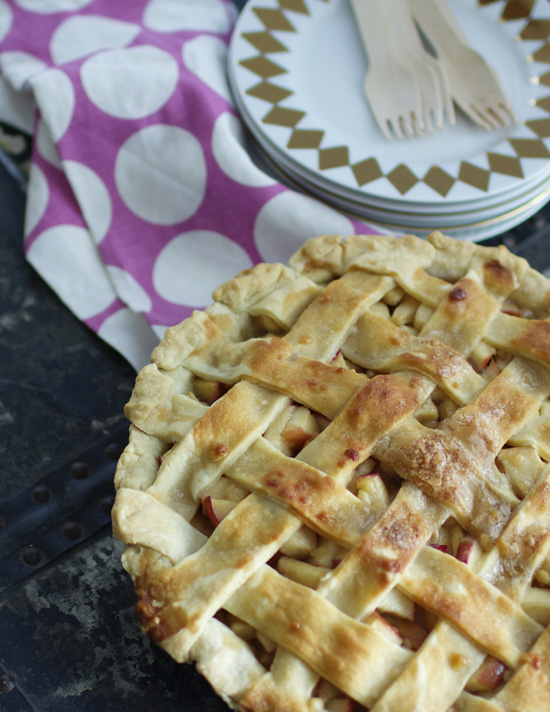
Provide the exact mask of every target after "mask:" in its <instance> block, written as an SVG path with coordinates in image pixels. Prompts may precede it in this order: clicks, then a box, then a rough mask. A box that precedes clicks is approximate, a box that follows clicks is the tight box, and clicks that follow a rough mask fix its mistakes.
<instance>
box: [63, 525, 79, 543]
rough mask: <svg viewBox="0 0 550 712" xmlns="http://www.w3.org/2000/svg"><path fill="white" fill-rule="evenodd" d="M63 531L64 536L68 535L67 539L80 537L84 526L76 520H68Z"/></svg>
mask: <svg viewBox="0 0 550 712" xmlns="http://www.w3.org/2000/svg"><path fill="white" fill-rule="evenodd" d="M62 531H63V536H66V537H67V539H78V537H79V536H80V535H81V534H82V527H81V526H80V524H77V523H76V522H67V523H66V524H64V525H63V529H62Z"/></svg>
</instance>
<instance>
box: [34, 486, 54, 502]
mask: <svg viewBox="0 0 550 712" xmlns="http://www.w3.org/2000/svg"><path fill="white" fill-rule="evenodd" d="M31 497H32V498H33V499H34V501H35V502H40V504H44V502H48V501H49V500H50V499H51V497H52V493H51V490H50V489H49V488H48V487H46V485H37V486H36V487H35V488H34V489H33V490H32V492H31Z"/></svg>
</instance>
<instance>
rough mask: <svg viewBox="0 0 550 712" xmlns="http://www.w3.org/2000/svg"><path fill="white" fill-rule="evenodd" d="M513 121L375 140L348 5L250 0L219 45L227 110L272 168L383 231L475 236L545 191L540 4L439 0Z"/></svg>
mask: <svg viewBox="0 0 550 712" xmlns="http://www.w3.org/2000/svg"><path fill="white" fill-rule="evenodd" d="M450 3H451V7H452V9H453V11H454V13H455V15H456V17H457V20H458V22H459V24H460V26H461V28H462V30H463V32H464V33H465V34H466V36H467V38H468V40H469V41H470V43H471V45H472V46H473V47H474V48H475V49H476V50H477V51H478V52H480V53H481V54H482V55H483V56H484V57H485V59H486V60H487V61H488V62H489V63H490V64H491V65H492V67H493V68H494V69H495V70H496V71H497V73H498V75H499V77H500V79H501V82H502V84H503V86H504V87H505V89H506V92H507V94H508V96H509V98H510V101H511V104H512V106H513V108H514V111H515V112H516V115H517V116H518V123H517V124H514V125H510V126H508V127H505V128H501V129H496V130H493V131H486V130H484V129H483V128H480V127H478V126H476V125H474V124H473V123H472V122H470V121H469V120H468V119H467V118H466V117H465V116H464V115H462V114H460V112H459V111H457V117H456V123H455V125H454V126H451V125H448V124H447V125H446V127H445V128H444V129H443V130H437V131H436V132H435V133H433V134H426V135H424V136H422V137H415V138H411V139H401V140H400V139H393V140H391V141H390V140H387V139H385V138H384V136H383V135H382V133H381V132H380V130H379V129H378V127H377V126H376V123H375V121H374V118H373V116H372V114H371V112H370V108H369V106H368V103H367V101H366V99H365V96H364V93H363V84H364V78H365V74H366V71H367V59H366V57H365V53H364V50H363V48H362V45H361V41H360V38H359V34H358V31H357V28H356V27H355V23H354V17H353V14H352V10H351V7H350V5H349V2H348V0H249V2H248V3H247V4H246V5H245V7H244V9H243V11H242V13H241V14H240V16H239V19H238V21H237V25H236V27H235V31H234V34H233V38H232V41H231V46H230V55H229V81H230V85H231V88H232V91H233V95H234V98H235V103H236V106H237V109H238V110H239V112H240V114H241V116H242V118H243V120H244V121H245V123H246V124H247V125H248V127H249V128H250V130H251V132H252V134H253V135H254V137H255V138H256V140H257V142H258V144H259V145H260V146H261V148H262V150H263V152H264V154H265V156H266V157H267V158H268V159H269V161H270V162H271V164H272V166H273V167H274V168H275V169H276V170H278V171H280V172H281V174H282V176H284V177H285V178H286V180H287V181H291V182H293V183H294V184H296V185H298V186H300V187H301V188H303V189H305V190H307V191H308V192H309V193H310V194H312V195H314V196H316V197H317V198H319V199H321V200H323V201H324V202H327V203H330V204H332V205H334V206H336V207H338V208H339V209H341V210H343V211H346V212H348V213H350V214H352V215H354V216H356V217H358V218H360V219H363V220H367V221H369V222H371V223H375V224H378V225H381V226H384V227H385V228H388V229H393V230H396V231H411V232H416V233H417V234H426V233H427V232H430V231H431V230H434V229H440V230H444V231H445V232H446V233H448V234H450V235H452V236H453V237H456V238H462V239H468V240H482V239H485V238H488V237H490V236H492V235H496V234H498V233H501V232H504V231H506V230H508V229H510V228H511V227H513V226H514V225H517V224H518V223H520V222H522V221H524V220H526V219H527V218H528V217H529V216H530V215H532V214H533V213H535V212H536V211H537V210H539V209H540V208H541V207H542V206H543V205H544V203H545V202H547V201H548V200H549V199H550V151H549V141H550V45H549V44H548V36H549V34H550V3H548V2H533V1H532V0H524V2H521V1H518V0H516V1H515V2H508V1H507V0H493V1H491V2H487V1H485V2H481V1H480V2H479V3H478V2H476V0H450Z"/></svg>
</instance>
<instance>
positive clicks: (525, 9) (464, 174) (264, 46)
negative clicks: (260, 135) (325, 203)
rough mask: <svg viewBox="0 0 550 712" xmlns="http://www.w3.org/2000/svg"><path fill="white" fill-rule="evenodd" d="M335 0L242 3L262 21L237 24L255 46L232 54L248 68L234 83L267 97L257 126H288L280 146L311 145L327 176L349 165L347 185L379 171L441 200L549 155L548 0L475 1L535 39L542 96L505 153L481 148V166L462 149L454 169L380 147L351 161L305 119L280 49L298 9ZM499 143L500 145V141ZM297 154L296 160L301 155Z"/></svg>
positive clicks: (520, 36)
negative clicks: (383, 155) (389, 154)
mask: <svg viewBox="0 0 550 712" xmlns="http://www.w3.org/2000/svg"><path fill="white" fill-rule="evenodd" d="M334 1H335V0H275V2H271V7H267V6H266V0H257V2H252V3H249V5H248V6H247V10H246V11H248V12H250V13H253V15H254V16H255V18H257V21H258V23H259V25H260V26H261V28H262V29H260V30H258V31H243V32H241V37H242V38H243V39H244V40H246V42H247V43H248V46H249V47H250V49H251V51H252V52H253V53H254V54H253V55H252V56H250V57H246V58H242V59H237V61H238V63H239V64H240V66H242V67H244V68H246V69H247V70H248V71H249V73H250V82H249V85H248V86H246V87H243V86H241V87H239V89H240V90H241V93H242V94H244V95H245V96H248V97H254V98H256V99H259V100H261V101H262V102H265V104H266V107H265V108H266V110H265V113H264V114H263V115H262V116H261V119H260V120H259V122H258V127H257V129H258V130H260V131H261V130H262V128H261V126H262V125H267V126H275V127H279V128H280V129H286V130H287V132H288V135H287V136H286V140H285V143H284V146H282V148H284V150H285V151H286V152H287V155H290V156H292V157H295V158H296V156H297V152H299V151H300V150H303V149H314V150H315V151H316V152H317V166H316V169H317V170H318V171H319V172H321V173H322V174H324V175H325V176H326V177H328V178H329V179H330V173H331V171H333V170H334V169H341V168H344V167H349V168H350V169H351V174H352V175H353V179H354V181H355V186H354V185H352V184H350V185H349V188H350V189H354V188H356V189H362V188H364V187H365V186H367V187H369V185H370V184H371V183H373V182H374V181H378V180H379V179H384V180H385V181H387V182H388V183H389V184H391V185H392V186H393V188H395V190H396V191H397V193H398V194H399V195H400V196H407V195H408V194H409V192H410V191H411V190H412V189H413V188H414V187H415V186H416V185H418V184H424V185H426V186H428V187H429V188H430V189H431V190H432V191H433V196H434V200H436V201H437V200H444V199H445V198H446V197H447V196H448V195H449V193H450V191H451V189H452V188H453V186H455V185H456V184H463V185H464V186H469V187H471V188H473V189H475V190H474V193H475V192H478V194H479V196H480V197H482V196H483V195H484V194H488V192H489V191H490V181H491V176H492V174H500V175H501V176H509V177H510V178H513V179H517V180H518V181H521V180H523V179H525V178H527V176H526V174H525V161H526V160H527V161H528V160H531V159H537V161H547V160H548V159H549V158H550V151H549V148H548V145H547V141H546V140H545V139H549V138H550V42H549V38H550V3H549V7H548V13H547V16H545V17H539V16H538V15H537V14H536V11H537V8H538V9H539V11H540V4H537V3H535V2H534V0H509V1H505V0H478V3H477V7H478V8H479V9H480V10H482V8H483V7H484V6H487V5H493V6H495V5H496V6H498V7H499V8H500V15H499V20H500V21H501V22H502V23H515V24H518V23H519V25H520V27H519V31H518V32H517V37H516V39H517V41H518V42H520V43H521V42H529V43H533V42H535V43H537V48H536V50H535V51H534V52H533V53H532V54H531V55H528V56H527V57H526V62H529V63H531V62H532V63H537V64H538V65H540V68H541V71H540V72H538V73H537V74H536V75H534V76H532V78H531V82H532V84H533V85H538V94H540V96H537V97H536V98H535V99H532V100H531V104H532V105H533V106H536V110H537V111H536V114H534V116H536V117H535V118H532V119H529V120H526V121H525V122H524V124H523V127H522V130H521V132H520V133H521V135H519V136H518V135H517V133H518V132H517V131H516V130H512V131H511V132H510V134H511V135H510V136H509V137H507V138H506V139H505V142H504V143H505V145H506V150H507V151H510V153H507V152H499V151H497V150H485V151H483V152H482V153H483V154H484V156H485V161H481V162H485V164H486V165H487V167H486V168H483V167H481V166H480V165H476V163H475V162H474V159H473V158H472V159H471V160H468V158H467V157H465V158H464V159H463V160H461V161H460V165H459V168H458V171H456V174H455V175H453V174H452V173H451V172H449V171H448V170H446V169H445V168H444V167H442V166H441V165H437V164H436V163H434V164H433V165H428V166H423V167H422V168H421V170H420V171H419V169H418V166H415V165H414V162H410V161H406V160H403V161H402V162H397V163H395V164H394V165H392V166H391V167H388V165H387V164H388V161H384V162H383V161H381V160H380V157H379V156H378V155H370V156H369V155H365V156H364V157H362V158H360V159H359V160H354V161H352V158H351V155H352V151H351V150H350V146H347V145H334V146H332V145H327V139H328V135H327V131H326V129H325V127H323V126H317V127H306V122H307V120H308V110H307V107H303V108H302V107H300V101H301V97H300V96H299V95H298V94H296V93H295V92H294V91H293V90H292V89H291V88H289V86H285V84H286V83H287V81H286V80H287V79H288V76H289V70H288V69H287V68H286V67H285V62H284V61H282V57H284V56H285V55H286V56H288V52H289V47H288V46H287V44H285V36H288V38H289V39H290V38H291V36H296V33H297V32H298V31H299V30H298V23H297V22H296V19H297V18H298V16H308V17H310V18H311V17H312V12H311V9H312V8H313V6H314V3H317V4H319V3H324V4H330V3H331V2H334ZM533 66H534V65H533ZM541 87H548V88H549V93H548V94H547V95H546V94H545V93H544V92H541V91H540V89H541ZM289 97H292V98H293V100H294V101H295V102H297V103H295V105H294V106H293V107H289V106H286V105H284V102H285V100H288V99H289ZM545 114H547V115H548V116H545ZM538 116H540V118H538ZM514 128H515V127H514ZM499 145H500V146H502V143H500V144H499ZM405 148H406V147H405V146H404V153H406V150H405ZM296 160H298V161H299V160H300V159H299V157H298V158H296ZM479 162H480V161H478V163H479ZM396 195H397V194H396ZM474 197H475V196H474Z"/></svg>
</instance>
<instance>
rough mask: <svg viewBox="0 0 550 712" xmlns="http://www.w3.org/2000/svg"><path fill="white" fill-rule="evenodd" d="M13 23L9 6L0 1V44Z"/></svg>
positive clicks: (2, 0)
mask: <svg viewBox="0 0 550 712" xmlns="http://www.w3.org/2000/svg"><path fill="white" fill-rule="evenodd" d="M12 22H13V12H12V11H11V8H10V6H9V5H8V3H7V2H4V0H0V42H2V40H3V39H4V37H5V36H6V35H7V34H8V32H9V31H10V30H11V25H12Z"/></svg>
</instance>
